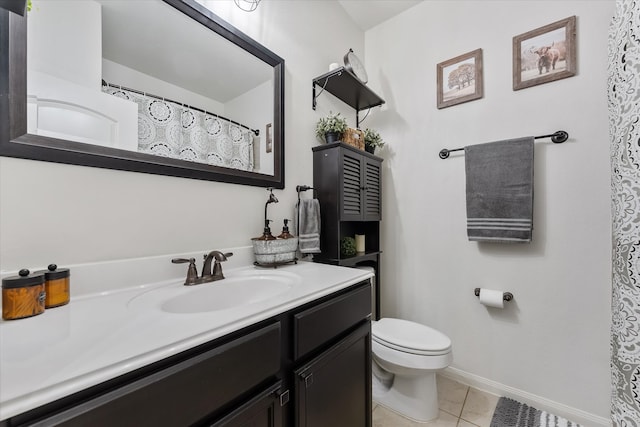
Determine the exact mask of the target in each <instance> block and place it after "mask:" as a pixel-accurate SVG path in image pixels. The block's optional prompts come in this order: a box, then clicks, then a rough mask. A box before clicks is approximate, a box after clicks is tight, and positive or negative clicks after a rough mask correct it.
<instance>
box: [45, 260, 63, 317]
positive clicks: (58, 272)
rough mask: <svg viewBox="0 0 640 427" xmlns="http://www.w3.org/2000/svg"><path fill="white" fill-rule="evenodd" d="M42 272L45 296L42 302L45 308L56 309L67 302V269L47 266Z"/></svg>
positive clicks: (53, 265) (52, 265)
mask: <svg viewBox="0 0 640 427" xmlns="http://www.w3.org/2000/svg"><path fill="white" fill-rule="evenodd" d="M47 269H48V270H44V271H43V273H44V288H45V291H46V293H47V296H46V298H45V301H44V306H45V307H46V308H52V307H58V306H61V305H65V304H67V303H68V302H69V269H68V268H58V266H57V265H55V264H49V266H48V267H47Z"/></svg>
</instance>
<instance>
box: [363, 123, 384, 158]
mask: <svg viewBox="0 0 640 427" xmlns="http://www.w3.org/2000/svg"><path fill="white" fill-rule="evenodd" d="M382 146H384V141H383V140H382V137H381V136H380V134H379V133H378V131H376V130H373V129H369V128H367V129H365V130H364V149H365V151H366V152H367V153H371V154H373V153H375V151H376V147H382Z"/></svg>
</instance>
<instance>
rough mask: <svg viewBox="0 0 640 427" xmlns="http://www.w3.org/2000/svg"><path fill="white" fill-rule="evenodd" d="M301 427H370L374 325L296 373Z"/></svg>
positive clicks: (298, 423)
mask: <svg viewBox="0 0 640 427" xmlns="http://www.w3.org/2000/svg"><path fill="white" fill-rule="evenodd" d="M295 398H296V418H297V423H296V425H297V426H298V427H328V426H334V427H370V426H371V323H370V322H369V321H367V322H366V323H364V324H363V325H362V326H360V327H358V328H357V329H356V330H355V331H353V332H352V333H351V334H350V335H348V336H347V337H346V338H344V339H343V340H342V341H340V342H338V343H337V344H336V345H335V346H333V347H331V348H330V349H328V350H327V351H325V352H324V353H322V354H321V355H320V356H318V357H316V358H315V359H313V360H312V361H310V362H309V363H307V364H306V365H304V366H303V367H301V368H300V369H298V370H297V371H296V396H295Z"/></svg>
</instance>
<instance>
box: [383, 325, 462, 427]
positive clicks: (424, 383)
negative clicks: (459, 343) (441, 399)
mask: <svg viewBox="0 0 640 427" xmlns="http://www.w3.org/2000/svg"><path fill="white" fill-rule="evenodd" d="M371 329H372V334H371V335H372V343H371V348H372V353H373V401H374V402H376V403H378V404H380V405H382V406H386V407H387V408H389V409H392V410H394V411H396V412H398V413H400V414H402V415H404V416H406V417H408V418H412V419H414V420H416V421H420V422H426V421H429V420H433V419H435V418H437V417H438V391H437V387H436V371H439V370H441V369H444V368H446V367H447V366H449V364H450V363H451V361H452V359H453V356H452V354H451V340H450V339H449V337H447V336H446V335H445V334H443V333H442V332H439V331H436V330H435V329H432V328H430V327H428V326H425V325H421V324H419V323H415V322H411V321H408V320H401V319H393V318H383V319H380V320H378V321H373V322H372V327H371Z"/></svg>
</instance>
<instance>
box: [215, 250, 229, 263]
mask: <svg viewBox="0 0 640 427" xmlns="http://www.w3.org/2000/svg"><path fill="white" fill-rule="evenodd" d="M232 256H233V252H226V253H222V252H217V251H216V254H215V255H214V258H215V259H216V261H219V262H220V261H226V260H227V258H229V257H232Z"/></svg>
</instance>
